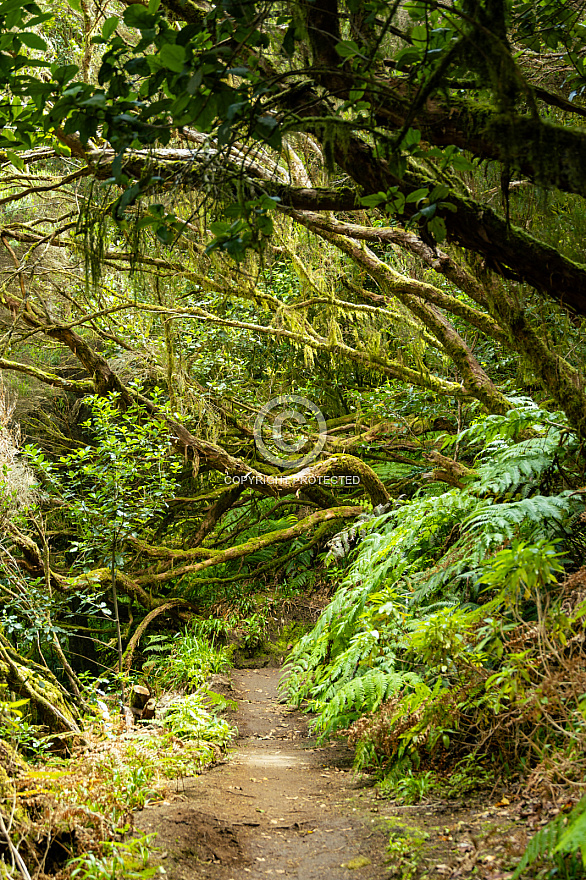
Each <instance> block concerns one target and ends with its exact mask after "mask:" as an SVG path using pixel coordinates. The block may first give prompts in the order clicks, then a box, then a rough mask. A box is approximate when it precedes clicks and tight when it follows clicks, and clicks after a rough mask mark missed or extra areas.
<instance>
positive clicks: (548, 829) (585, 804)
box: [511, 797, 586, 880]
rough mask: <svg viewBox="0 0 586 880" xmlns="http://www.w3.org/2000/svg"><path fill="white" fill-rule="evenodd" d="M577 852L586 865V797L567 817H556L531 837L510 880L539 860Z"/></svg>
mask: <svg viewBox="0 0 586 880" xmlns="http://www.w3.org/2000/svg"><path fill="white" fill-rule="evenodd" d="M578 850H579V851H580V853H581V856H582V863H583V864H586V797H583V798H582V800H581V801H579V802H578V803H577V804H576V806H575V807H574V809H573V810H572V812H571V813H570V814H569V816H564V815H563V814H561V815H559V816H556V817H555V819H553V820H552V821H551V822H548V824H547V825H545V827H544V828H542V829H541V830H540V831H538V832H537V834H535V835H533V837H532V838H531V840H530V841H529V844H528V845H527V849H526V850H525V852H524V853H523V857H522V858H521V861H520V862H519V864H518V865H517V868H516V870H515V872H514V874H513V875H512V878H511V880H517V878H518V877H520V876H521V874H522V873H523V871H524V870H525V869H526V868H528V867H529V866H530V865H532V864H533V863H534V862H536V861H537V860H538V859H540V858H544V857H549V858H551V857H553V856H555V855H558V854H559V855H561V854H568V855H574V854H575V853H576V852H577V851H578Z"/></svg>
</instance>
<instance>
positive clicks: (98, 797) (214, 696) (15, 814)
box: [0, 631, 236, 880]
mask: <svg viewBox="0 0 586 880" xmlns="http://www.w3.org/2000/svg"><path fill="white" fill-rule="evenodd" d="M155 645H156V640H155ZM151 647H153V646H151ZM146 653H147V654H150V656H151V657H156V656H157V655H156V652H154V651H152V650H151V652H148V650H147V652H146ZM229 666H230V663H229V659H228V657H227V656H226V651H225V650H222V649H216V648H214V647H213V646H210V644H209V643H208V642H206V641H205V640H204V639H202V638H200V637H198V636H197V634H194V633H193V632H191V631H186V632H180V633H178V634H177V635H176V637H175V638H174V639H173V645H172V648H171V651H170V658H164V662H163V658H161V659H156V660H153V661H152V663H151V664H150V666H148V667H147V668H148V673H147V672H146V671H145V675H144V676H140V677H138V679H137V676H136V675H133V676H132V678H131V679H127V680H126V681H125V687H126V689H127V692H128V689H129V688H132V686H133V683H136V682H138V683H139V684H141V685H143V686H144V684H145V683H148V689H149V691H150V693H151V694H152V696H153V699H156V700H157V703H158V706H159V709H158V710H157V713H156V716H155V717H154V718H151V719H149V720H144V721H141V720H138V721H136V723H135V724H133V723H132V722H131V721H130V719H129V714H128V711H127V712H126V713H125V714H123V713H121V711H120V702H119V693H118V686H117V685H118V683H117V681H116V679H113V680H111V681H110V682H108V681H107V680H105V679H101V680H99V681H98V682H97V683H96V682H95V681H91V682H88V686H87V688H86V690H85V692H84V694H83V696H84V700H85V702H86V705H87V707H88V711H87V713H86V716H85V718H84V725H83V736H82V737H80V739H79V741H78V742H77V743H71V744H70V747H71V753H70V755H69V757H67V758H66V757H64V756H63V755H62V754H61V755H59V754H57V753H55V752H54V751H51V750H50V746H49V741H48V738H47V737H45V738H44V739H43V738H36V737H34V736H33V735H32V732H31V731H34V730H37V729H36V728H32V727H31V725H30V724H28V723H27V721H26V720H25V718H24V717H23V714H22V712H23V710H25V708H26V707H23V706H22V705H20V704H19V703H9V702H5V703H3V704H2V705H1V706H0V709H1V717H2V724H1V727H0V734H1V736H2V737H3V739H2V743H3V746H2V748H3V749H4V750H7V749H10V750H11V751H10V753H9V754H8V755H6V754H4V756H3V762H2V763H3V766H4V767H5V768H6V769H7V771H8V775H6V776H4V777H3V779H2V780H1V784H2V796H3V797H5V798H9V799H11V801H12V803H13V804H14V807H15V808H14V809H13V811H12V819H11V824H10V827H9V828H8V831H7V834H6V835H5V836H4V840H5V841H6V840H7V839H8V835H10V839H11V840H14V841H15V843H16V846H15V847H10V848H9V850H8V851H7V852H6V853H5V859H6V860H7V861H8V863H10V860H11V859H12V861H13V869H14V870H16V871H18V870H19V867H22V863H21V862H19V859H22V860H23V862H24V868H25V870H26V871H28V872H29V873H30V874H34V875H38V874H39V873H40V874H43V875H46V874H55V873H61V874H64V875H65V876H72V877H81V878H82V880H83V878H92V880H99V878H104V880H105V878H113V877H126V878H132V880H138V878H141V880H146V878H149V877H151V876H153V874H154V873H155V869H154V868H151V867H150V866H149V859H151V857H152V855H153V853H154V852H156V840H154V839H153V835H146V836H136V835H133V834H131V832H132V828H133V813H134V811H136V810H140V809H142V808H144V807H145V806H146V805H147V804H149V803H153V802H157V801H160V800H163V799H164V798H165V796H167V795H168V794H169V793H170V792H173V791H175V790H178V789H179V787H180V785H181V781H182V779H183V778H184V777H188V776H194V775H197V774H199V773H201V772H202V770H203V769H204V768H205V767H206V766H208V765H210V764H212V763H214V762H216V761H218V760H219V759H221V757H222V756H223V755H224V754H225V751H226V747H227V745H228V743H229V742H230V740H231V739H232V738H233V736H234V735H235V733H236V730H235V728H234V727H233V726H232V725H230V724H229V723H228V722H227V721H226V720H225V719H223V718H222V717H221V713H222V711H223V710H224V709H226V708H227V707H232V706H233V705H234V704H233V703H232V702H231V701H230V700H229V699H226V698H225V697H224V696H223V695H222V694H220V693H216V692H215V691H213V690H211V689H210V687H209V684H208V682H209V681H210V678H211V680H212V681H213V675H214V674H217V673H218V672H225V671H227V670H228V669H229ZM108 684H109V685H110V687H108ZM100 688H106V689H107V692H105V691H103V690H101V689H100ZM20 702H26V701H20ZM12 749H14V751H12ZM21 754H24V755H25V757H24V758H23V757H21V756H20V755H21ZM10 757H11V758H12V765H10V760H9V759H10ZM5 846H6V843H5V842H4V843H2V844H0V847H5ZM17 851H18V852H17ZM14 859H16V862H14Z"/></svg>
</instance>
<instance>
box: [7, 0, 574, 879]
mask: <svg viewBox="0 0 586 880" xmlns="http://www.w3.org/2000/svg"><path fill="white" fill-rule="evenodd" d="M585 15H586V4H585V3H582V2H579V0H534V2H533V3H526V2H522V0H452V2H450V3H442V2H437V0H300V2H296V3H289V2H288V0H280V2H277V3H273V2H270V3H269V2H265V0H223V2H219V0H209V2H208V0H149V2H148V3H147V2H146V0H144V2H143V0H107V2H105V3H103V2H100V3H98V2H94V0H68V2H65V0H53V2H51V3H49V2H44V0H38V2H37V0H35V2H25V3H24V4H22V3H21V2H20V0H3V2H1V3H0V81H1V97H0V120H1V129H0V150H1V153H0V276H1V280H0V371H1V384H0V465H1V466H0V522H1V526H2V529H1V537H0V687H1V688H2V692H1V693H0V765H1V766H0V789H1V794H2V804H1V805H0V855H1V856H2V859H3V860H4V861H3V862H2V871H3V873H7V874H8V875H10V876H13V875H14V876H16V875H20V876H22V877H24V878H29V880H30V877H33V876H40V875H41V874H55V873H58V872H62V871H65V872H66V873H65V874H63V876H69V874H71V876H75V874H76V873H79V872H80V871H82V872H84V873H83V877H93V876H94V875H97V874H99V873H100V872H99V870H98V867H96V866H97V865H98V863H99V864H100V865H102V869H100V870H102V874H100V876H104V877H105V876H106V873H107V872H110V873H107V876H112V877H114V876H115V875H116V871H118V870H120V871H121V876H125V875H124V871H125V870H126V869H125V867H124V865H126V864H127V862H128V860H129V859H130V860H132V859H134V860H135V861H136V860H137V859H138V861H139V862H140V859H141V858H142V855H141V853H142V851H141V852H138V850H137V846H138V844H137V843H136V841H134V842H133V840H132V839H126V842H124V840H125V839H124V832H123V831H121V830H120V829H121V828H122V829H123V828H124V827H125V823H127V822H128V821H129V820H128V817H129V815H130V814H131V812H132V810H134V809H136V808H137V807H140V806H141V805H144V803H145V801H146V800H147V799H148V798H151V797H155V796H156V792H157V791H161V790H162V789H161V786H162V785H163V784H164V780H165V779H169V778H174V777H175V776H177V775H189V774H190V773H195V772H198V771H199V770H200V769H201V768H202V767H203V766H205V765H206V764H207V763H209V762H210V761H213V760H214V759H215V758H217V757H218V755H220V754H221V753H223V751H225V748H226V745H227V743H228V742H229V741H230V738H231V737H232V736H233V735H234V731H233V729H232V728H231V726H230V724H229V723H228V721H227V720H226V719H225V718H223V717H222V714H221V713H222V710H224V709H225V708H226V706H227V703H229V700H228V701H227V700H226V699H225V698H224V697H222V696H221V695H218V694H217V693H216V692H215V691H214V690H213V686H211V685H210V684H209V677H210V676H211V675H216V676H217V675H221V674H223V672H224V671H225V670H226V669H228V668H229V667H230V666H231V665H236V666H250V667H254V666H259V665H263V664H272V665H275V666H278V665H282V666H283V671H282V678H281V692H282V699H283V700H286V701H288V702H289V704H290V705H292V706H296V707H299V708H302V709H303V710H306V711H308V712H309V713H311V715H310V717H311V725H312V730H313V733H314V735H315V737H317V740H318V743H322V744H323V743H327V742H329V741H331V740H332V739H336V738H342V739H343V740H345V741H347V742H348V743H349V745H350V746H351V748H352V750H353V753H354V756H355V767H356V769H357V771H358V772H361V773H363V774H365V775H366V776H367V777H368V778H370V779H372V780H375V781H377V782H378V783H379V785H380V791H381V797H382V796H385V797H390V798H395V799H397V798H399V799H400V798H401V797H402V798H403V801H407V802H408V801H409V800H412V801H417V800H418V799H421V798H422V797H424V796H426V795H427V794H428V793H429V792H430V791H431V792H434V796H438V797H448V798H449V797H451V796H454V797H460V798H461V797H462V796H463V795H465V796H466V797H472V796H473V793H474V792H478V791H479V792H481V793H482V792H486V791H489V792H490V791H492V792H494V791H496V790H497V788H499V787H500V788H499V790H502V791H505V792H506V791H514V792H517V793H518V792H521V791H522V792H525V793H529V794H530V795H531V796H535V797H546V798H549V800H550V801H551V802H552V803H553V804H554V805H558V806H559V804H565V807H564V809H562V808H561V807H559V808H558V814H559V815H558V814H556V818H554V819H553V820H552V821H551V822H550V823H549V824H546V825H545V826H544V828H543V829H542V830H541V831H539V833H538V834H537V835H536V836H534V837H533V838H532V839H531V840H530V842H529V845H528V848H527V850H526V852H525V856H524V857H523V859H522V860H521V861H519V860H517V862H516V863H515V864H511V865H509V870H510V871H514V872H515V876H545V874H546V873H547V872H548V871H549V872H553V873H549V874H548V876H560V877H562V876H563V877H578V876H582V873H581V872H582V870H583V869H582V855H581V854H582V853H584V854H585V855H586V832H585V831H584V828H585V827H586V825H585V824H584V823H585V821H586V820H585V818H584V817H585V816H586V799H584V800H580V798H581V795H582V793H583V791H584V785H585V784H586V757H585V755H586V657H585V653H584V637H585V615H586V559H585V555H584V554H585V552H586V507H585V503H586V488H585V485H586V451H585V444H586V379H585V371H586V334H585V329H584V320H585V317H586V250H585V244H584V242H585V240H586V239H585V232H586V219H585V217H586V213H585V211H584V202H583V200H584V198H585V196H586V160H585V158H584V157H585V156H586V128H585V124H584V122H583V119H584V118H585V117H586V69H585V64H586V54H585V50H584V45H585V44H584V36H585V35H586V18H585ZM168 691H173V692H174V694H175V696H174V698H173V700H172V701H171V703H170V704H169V705H167V708H166V709H165V711H163V713H162V714H161V712H160V711H159V710H158V709H155V708H154V704H155V702H156V700H157V699H158V698H159V697H160V695H161V694H163V693H165V692H168ZM145 702H146V705H145ZM155 712H157V715H156V718H155V721H157V722H158V724H159V728H158V729H157V731H156V733H157V735H156V736H155V735H154V734H153V736H152V737H151V739H150V740H149V748H150V750H151V751H150V753H149V754H150V759H149V760H148V761H147V760H146V759H144V755H143V754H142V753H140V754H139V752H138V751H136V749H135V751H132V748H131V745H128V744H127V746H125V747H124V748H125V751H124V749H122V752H123V754H122V752H120V753H117V755H118V757H117V758H116V760H114V758H113V757H112V755H111V754H110V753H109V752H107V749H106V751H104V752H103V753H102V752H100V753H99V754H100V755H101V756H102V757H99V758H96V754H97V753H96V752H95V749H94V751H92V748H93V746H92V744H94V746H95V742H96V738H98V739H99V737H100V736H101V737H102V740H103V739H104V736H106V740H107V741H108V737H112V736H114V734H113V733H112V730H116V729H118V728H117V725H119V724H122V725H124V724H126V725H131V724H132V722H133V719H134V721H135V722H136V723H139V721H140V720H141V719H142V720H143V721H144V720H147V721H148V719H151V718H153V714H154V713H155ZM121 719H122V720H121ZM137 719H138V720H137ZM153 724H154V722H153ZM153 729H154V728H153ZM104 730H107V731H110V733H107V734H104ZM99 731H102V733H99ZM178 739H179V740H180V741H181V742H182V743H183V745H182V747H181V748H180V749H178V748H175V747H174V746H173V743H176V742H177V740H178ZM104 748H106V747H105V746H104ZM121 754H122V757H120V755H121ZM154 758H156V760H154V761H153V759H154ZM92 762H93V763H92ZM96 762H97V763H96ZM39 768H40V769H39ZM64 768H65V769H64ZM90 771H91V772H90ZM88 773H90V775H91V774H93V773H97V776H98V777H99V779H100V783H99V785H97V784H96V786H94V787H93V788H92V786H91V785H90V784H89V783H87V776H88ZM40 778H42V782H41V783H40V782H39V779H40ZM92 778H93V776H92ZM35 779H36V780H37V781H36V782H35V781H34V780H35ZM454 779H458V780H460V782H459V784H458V786H455V787H454V785H453V784H452V789H450V780H451V781H452V783H453V780H454ZM450 791H452V794H450ZM23 792H24V794H23ZM114 792H115V793H114ZM454 792H455V793H454ZM480 796H481V797H483V796H484V795H482V794H481V795H480ZM511 796H512V795H511ZM507 803H509V801H508V800H507ZM560 810H561V811H560ZM564 810H565V812H564ZM547 815H549V814H546V816H547ZM96 817H98V818H97V819H96ZM100 817H101V818H100ZM74 826H75V829H77V830H76V831H75V833H74V832H73V830H72V829H73V828H74ZM530 836H531V835H530ZM51 841H53V843H51ZM56 841H57V842H59V841H61V843H60V844H59V846H60V847H61V848H60V849H59V847H57V849H56V848H55V846H56V844H55V842H56ZM107 841H110V843H109V845H110V850H108V851H107V853H108V854H107V856H106V855H104V853H105V852H106V850H104V847H105V846H106V843H105V842H107ZM88 853H89V854H90V855H89V856H88V855H87V854H88ZM92 854H93V855H92ZM100 858H101V859H102V861H101V862H100V861H99V860H100ZM80 859H81V861H80ZM83 859H85V861H83ZM88 859H89V861H88ZM92 859H93V860H94V861H93V862H92V861H91V860H92ZM76 860H77V861H76ZM117 860H118V861H117ZM145 864H146V863H145ZM143 867H144V866H143ZM129 870H130V869H129ZM136 870H137V871H138V869H136ZM141 870H142V869H141ZM475 870H476V869H475ZM104 871H106V873H103V872H104ZM71 872H73V873H71ZM556 872H557V873H556ZM564 872H565V873H564ZM139 875H140V876H143V875H142V874H140V871H138V873H135V874H132V876H139ZM129 876H130V875H129ZM145 876H146V875H145ZM404 876H405V877H407V876H409V877H411V876H415V874H413V873H411V874H408V873H405V874H404ZM453 876H456V875H453ZM457 876H460V875H457ZM482 876H484V875H482ZM487 876H488V875H487ZM491 876H492V875H491ZM494 876H496V875H494ZM499 876H511V874H510V873H509V874H508V875H506V874H502V875H499Z"/></svg>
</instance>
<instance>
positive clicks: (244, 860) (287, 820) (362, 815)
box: [135, 669, 388, 880]
mask: <svg viewBox="0 0 586 880" xmlns="http://www.w3.org/2000/svg"><path fill="white" fill-rule="evenodd" d="M278 679H279V670H278V669H242V670H235V671H234V673H233V692H232V693H231V694H230V696H231V697H233V698H234V699H236V700H237V701H238V711H237V712H236V713H235V716H234V721H235V723H236V724H237V726H238V729H239V738H238V740H237V743H236V750H235V753H234V754H233V755H232V757H231V758H230V759H229V760H228V761H227V762H225V763H223V764H220V765H216V766H215V767H214V768H212V769H211V770H210V771H208V772H206V773H204V774H202V775H201V776H199V777H196V778H193V779H189V780H186V781H185V786H184V788H183V789H182V790H181V792H180V793H179V794H178V795H177V796H176V797H175V798H174V799H173V800H170V801H168V802H165V803H163V804H157V805H155V806H152V807H147V808H146V809H145V810H144V811H143V812H142V813H140V814H138V815H137V817H136V822H135V827H136V828H137V830H139V831H143V832H157V837H156V839H155V845H156V846H157V847H158V848H160V850H162V853H161V854H160V856H161V861H160V864H162V865H163V866H164V868H165V871H166V874H167V877H168V880H200V878H201V880H211V878H214V880H240V878H243V877H248V878H250V880H260V878H263V880H266V878H267V877H273V878H274V880H277V878H279V877H284V878H297V880H318V878H319V880H356V878H360V880H374V878H381V877H384V876H385V875H386V871H385V864H384V863H385V847H386V844H387V842H388V830H386V829H385V827H381V822H380V817H379V816H377V813H378V807H377V806H376V803H375V801H374V799H373V798H371V797H369V792H368V791H367V790H365V789H364V788H363V786H362V784H361V783H360V782H359V781H358V780H357V779H356V778H355V777H354V775H353V773H352V770H351V762H352V754H351V752H350V751H348V750H347V749H345V748H344V747H343V746H341V745H338V744H335V745H333V746H327V747H324V748H319V747H317V746H316V743H315V740H314V739H313V738H311V737H310V736H308V732H307V720H306V718H305V717H304V716H303V715H302V714H301V713H299V712H295V711H291V710H290V709H288V708H287V707H286V706H284V705H282V704H281V703H279V701H278V695H277V683H278ZM383 826H384V823H383Z"/></svg>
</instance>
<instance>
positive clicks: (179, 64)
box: [157, 43, 185, 73]
mask: <svg viewBox="0 0 586 880" xmlns="http://www.w3.org/2000/svg"><path fill="white" fill-rule="evenodd" d="M157 57H158V58H159V59H160V61H161V64H163V66H164V67H166V68H168V70H172V71H173V72H174V73H181V71H182V70H183V66H184V64H185V49H184V48H183V46H178V45H177V43H165V45H164V46H161V48H160V50H159V54H158V56H157Z"/></svg>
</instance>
